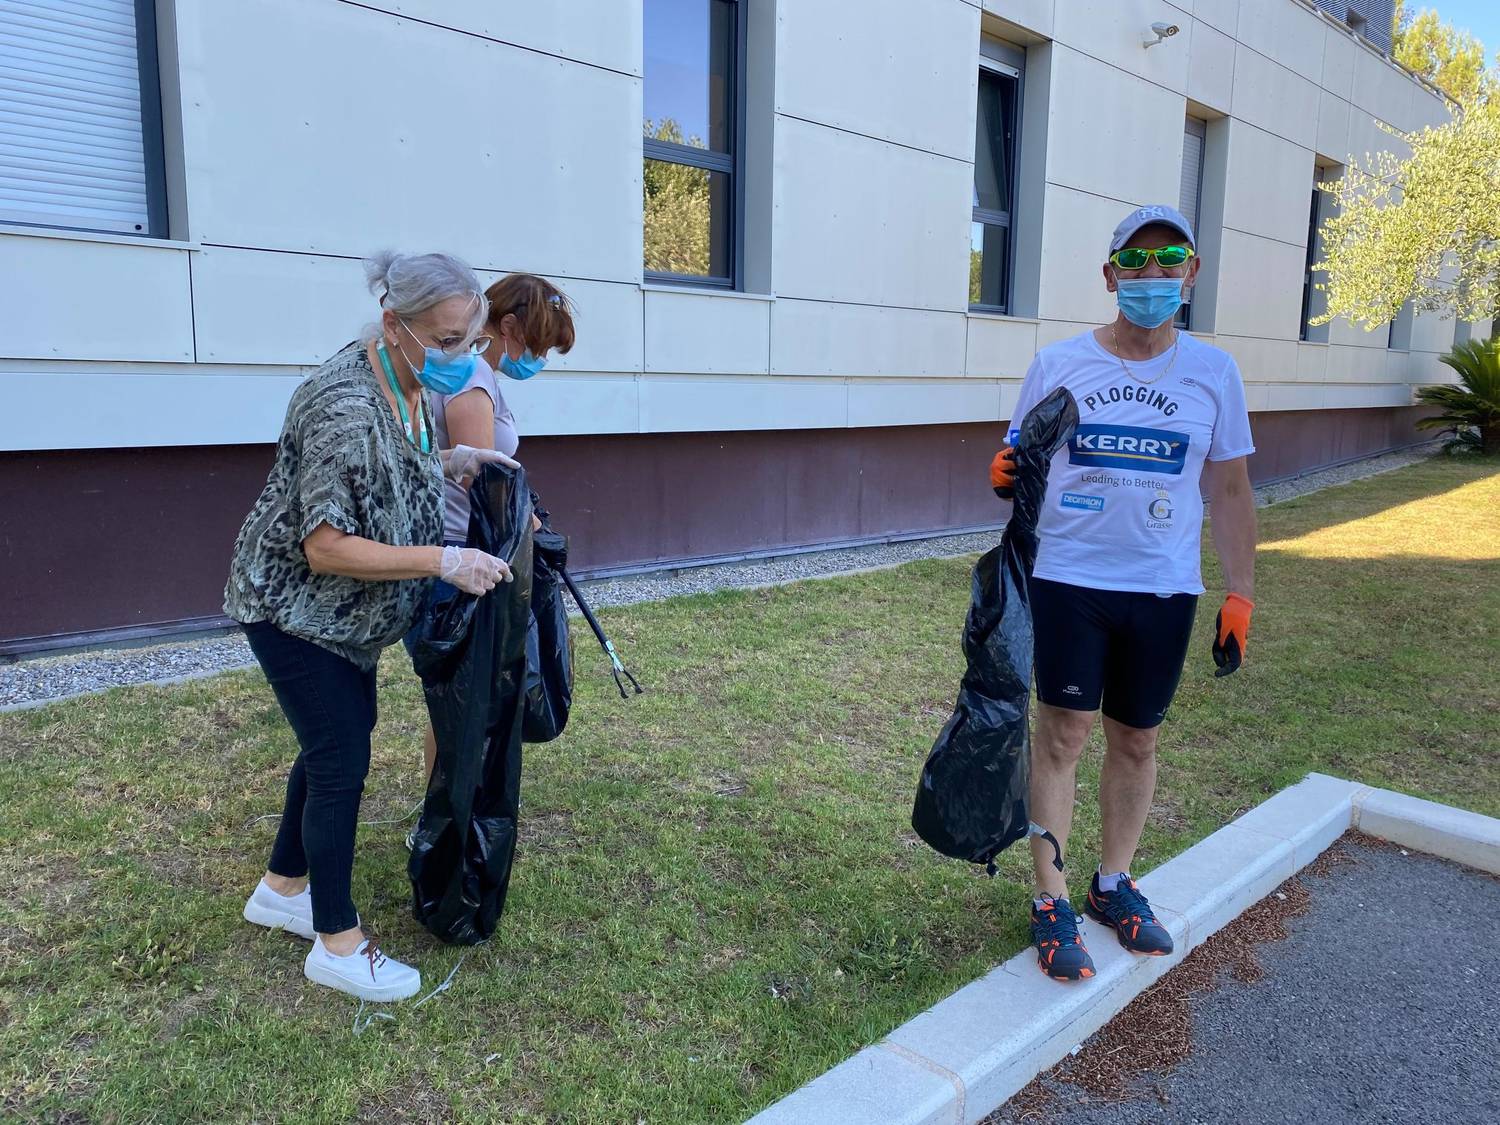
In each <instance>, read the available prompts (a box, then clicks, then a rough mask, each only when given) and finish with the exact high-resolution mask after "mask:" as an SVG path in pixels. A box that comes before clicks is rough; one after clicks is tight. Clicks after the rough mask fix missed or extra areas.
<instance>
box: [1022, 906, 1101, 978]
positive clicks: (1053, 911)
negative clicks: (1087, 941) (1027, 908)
mask: <svg viewBox="0 0 1500 1125" xmlns="http://www.w3.org/2000/svg"><path fill="white" fill-rule="evenodd" d="M1031 940H1032V942H1033V943H1034V944H1035V945H1036V964H1037V968H1039V969H1041V970H1042V972H1044V973H1046V974H1047V975H1048V976H1049V977H1051V978H1052V979H1053V980H1083V979H1085V978H1087V977H1091V976H1093V975H1094V960H1093V958H1091V957H1090V956H1089V951H1088V950H1087V949H1085V948H1084V947H1083V938H1082V937H1081V936H1080V935H1079V933H1078V915H1076V914H1074V913H1073V907H1072V905H1071V904H1070V903H1069V902H1068V900H1067V899H1065V898H1053V897H1052V896H1051V895H1043V896H1042V897H1041V898H1038V899H1033V900H1032V902H1031Z"/></svg>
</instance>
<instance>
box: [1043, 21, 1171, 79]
mask: <svg viewBox="0 0 1500 1125" xmlns="http://www.w3.org/2000/svg"><path fill="white" fill-rule="evenodd" d="M1157 22H1161V23H1169V24H1176V25H1177V26H1178V27H1180V28H1182V29H1183V30H1182V31H1181V32H1179V34H1178V35H1177V36H1175V37H1174V38H1173V39H1171V40H1169V41H1168V42H1166V43H1162V44H1158V45H1157V46H1155V47H1151V48H1149V49H1146V48H1143V47H1142V46H1141V33H1142V32H1143V31H1144V30H1145V29H1146V28H1148V27H1150V26H1151V25H1152V24H1153V23H1157ZM1189 22H1190V20H1189V19H1188V16H1187V15H1186V14H1185V13H1184V12H1183V10H1182V9H1181V8H1176V7H1173V6H1172V5H1171V4H1169V3H1166V0H1063V2H1062V3H1060V4H1058V5H1057V14H1056V17H1055V19H1054V21H1053V25H1052V26H1053V38H1055V39H1056V40H1057V42H1059V43H1062V44H1065V45H1067V46H1069V47H1073V48H1076V49H1077V50H1079V51H1086V52H1088V53H1089V54H1090V55H1092V56H1094V57H1095V58H1097V59H1101V60H1103V61H1104V62H1106V63H1108V64H1110V65H1111V66H1115V67H1119V68H1120V69H1121V70H1124V71H1127V72H1129V73H1131V74H1134V75H1137V76H1138V77H1141V78H1145V79H1148V80H1149V81H1151V82H1154V83H1156V84H1157V85H1159V86H1165V87H1167V88H1168V89H1170V90H1175V91H1177V92H1178V93H1182V92H1184V91H1185V90H1186V89H1187V76H1188V51H1187V49H1186V48H1187V46H1188V44H1187V42H1186V41H1185V40H1186V39H1187V38H1188V36H1187V27H1188V24H1189ZM1055 88H1056V87H1055V85H1054V89H1055Z"/></svg>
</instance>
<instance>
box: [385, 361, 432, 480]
mask: <svg viewBox="0 0 1500 1125" xmlns="http://www.w3.org/2000/svg"><path fill="white" fill-rule="evenodd" d="M375 354H376V355H378V356H379V357H380V366H381V367H382V368H384V369H385V381H386V382H387V383H389V384H390V386H391V394H392V395H394V396H395V398H396V409H397V410H399V411H401V424H402V425H403V426H405V427H406V440H407V441H409V442H411V443H412V445H414V446H416V447H417V448H418V449H420V450H421V451H422V452H423V453H431V452H432V436H431V434H432V424H431V423H430V422H428V420H427V410H426V408H425V407H424V406H422V405H420V403H421V400H420V399H419V400H418V404H419V405H418V407H417V411H418V415H419V417H420V419H421V422H422V438H421V440H420V441H418V440H417V434H416V431H415V430H413V429H412V424H411V415H410V414H409V413H407V410H406V396H405V395H403V394H402V393H401V384H400V383H398V382H397V381H396V371H395V368H393V367H392V366H391V357H390V353H388V352H387V351H386V350H385V341H384V340H382V341H380V343H378V344H376V345H375Z"/></svg>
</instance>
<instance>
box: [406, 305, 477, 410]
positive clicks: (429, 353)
mask: <svg viewBox="0 0 1500 1125" xmlns="http://www.w3.org/2000/svg"><path fill="white" fill-rule="evenodd" d="M401 327H402V328H405V329H406V334H407V335H408V336H410V337H411V338H412V339H413V340H417V337H416V333H414V332H413V331H412V330H411V329H410V328H409V327H407V324H406V321H404V320H403V321H402V322H401ZM417 343H418V345H421V343H422V341H421V340H417ZM422 352H423V356H424V358H423V361H422V366H421V368H420V369H418V368H417V367H416V366H415V365H412V364H411V361H410V360H407V364H408V365H410V366H411V367H412V373H413V374H415V375H416V377H417V382H419V383H421V384H422V386H424V387H426V388H427V389H428V390H429V391H432V392H434V393H436V394H440V395H452V394H457V393H458V392H459V391H461V390H462V389H463V386H464V384H465V383H467V382H468V381H469V377H470V376H471V375H473V374H474V365H475V364H477V363H478V362H479V353H478V352H476V351H474V350H473V349H472V348H471V349H470V350H469V351H467V352H464V353H463V354H462V355H455V356H450V355H449V354H448V353H447V352H445V351H443V350H442V349H441V348H429V347H424V348H423V349H422ZM401 357H402V358H403V359H405V358H406V349H405V348H403V349H401Z"/></svg>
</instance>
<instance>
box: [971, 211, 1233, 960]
mask: <svg viewBox="0 0 1500 1125" xmlns="http://www.w3.org/2000/svg"><path fill="white" fill-rule="evenodd" d="M1198 269H1199V259H1198V256H1197V253H1196V246H1195V240H1194V237H1193V230H1192V227H1191V226H1190V225H1189V223H1188V221H1187V220H1186V219H1185V218H1183V216H1182V215H1181V214H1179V213H1178V212H1177V211H1176V210H1174V209H1173V208H1171V207H1165V206H1148V207H1140V208H1137V209H1136V210H1134V211H1132V212H1131V213H1130V214H1129V215H1127V216H1126V217H1125V219H1124V220H1123V221H1122V222H1121V223H1120V225H1119V226H1117V227H1116V228H1115V231H1114V235H1113V237H1112V238H1111V240H1110V244H1109V256H1108V260H1107V261H1106V262H1105V265H1104V284H1105V286H1106V287H1107V288H1108V289H1109V291H1110V292H1111V293H1114V294H1115V295H1116V300H1117V302H1118V304H1119V310H1120V311H1119V315H1118V316H1116V318H1115V320H1114V322H1113V323H1112V324H1107V325H1105V326H1104V327H1102V328H1098V329H1094V330H1092V331H1089V332H1085V333H1083V334H1082V335H1079V336H1074V337H1072V338H1071V339H1067V340H1062V341H1060V342H1058V343H1056V344H1052V345H1050V346H1048V347H1046V348H1043V349H1042V350H1041V351H1040V352H1038V353H1037V356H1036V358H1035V359H1034V360H1033V361H1032V364H1031V368H1030V370H1029V371H1027V373H1026V380H1025V382H1024V383H1023V384H1022V387H1021V398H1020V401H1019V402H1018V403H1017V404H1016V409H1015V412H1014V414H1013V417H1014V419H1015V423H1014V425H1019V423H1020V420H1021V419H1022V418H1024V417H1025V416H1026V412H1027V411H1029V410H1030V409H1031V408H1032V407H1033V406H1034V405H1036V403H1038V402H1039V401H1041V400H1042V399H1043V398H1045V397H1046V396H1047V395H1048V394H1049V393H1050V392H1052V391H1054V390H1056V389H1057V388H1058V387H1062V386H1065V387H1067V388H1068V390H1069V391H1071V392H1072V394H1073V397H1074V398H1075V399H1076V400H1077V402H1078V415H1079V425H1078V430H1077V433H1076V434H1075V435H1074V436H1073V438H1072V440H1071V441H1069V443H1068V444H1067V445H1066V446H1065V447H1064V448H1063V449H1061V450H1059V451H1058V453H1057V455H1056V456H1055V457H1054V458H1053V460H1052V466H1051V470H1050V471H1049V473H1048V477H1047V500H1046V505H1045V507H1044V509H1043V513H1042V516H1041V521H1040V525H1039V529H1038V530H1039V534H1040V538H1041V544H1040V549H1039V551H1038V554H1037V561H1036V569H1035V572H1034V575H1033V578H1032V580H1031V583H1030V593H1031V607H1032V615H1033V619H1034V623H1035V633H1036V665H1035V673H1036V685H1037V699H1038V705H1037V714H1036V730H1035V737H1034V739H1033V741H1032V749H1031V794H1030V813H1031V819H1032V821H1033V823H1035V824H1037V825H1039V826H1040V827H1041V828H1045V829H1048V830H1049V831H1050V832H1051V833H1052V835H1053V836H1055V837H1056V838H1057V840H1058V845H1057V846H1058V848H1059V849H1065V848H1066V845H1067V839H1068V831H1069V829H1070V828H1071V826H1072V822H1073V798H1074V793H1075V787H1076V782H1075V773H1076V769H1077V765H1078V758H1079V756H1080V755H1081V754H1082V752H1083V747H1084V744H1085V742H1086V741H1087V740H1088V736H1089V731H1090V729H1091V728H1092V727H1093V724H1094V715H1095V712H1097V711H1100V710H1102V711H1103V716H1104V718H1103V723H1104V734H1105V739H1106V750H1105V756H1104V768H1103V771H1102V773H1101V775H1100V779H1099V812H1100V820H1101V825H1102V835H1103V841H1102V843H1103V849H1102V851H1103V855H1102V857H1101V863H1100V864H1099V868H1098V870H1097V871H1096V872H1095V873H1094V876H1093V878H1092V880H1091V882H1090V887H1089V894H1088V900H1087V904H1086V906H1085V910H1086V911H1087V913H1088V915H1089V917H1091V918H1093V919H1095V920H1097V921H1099V922H1102V923H1104V924H1105V925H1107V926H1109V927H1110V928H1112V929H1113V930H1114V931H1115V935H1116V936H1117V937H1118V939H1119V941H1120V944H1121V945H1123V946H1124V947H1125V948H1126V949H1129V950H1131V951H1133V952H1136V953H1143V954H1155V955H1158V956H1159V955H1162V954H1166V953H1170V952H1171V951H1172V939H1171V937H1170V936H1169V935H1168V934H1167V931H1166V929H1165V928H1164V927H1162V926H1161V925H1160V923H1158V922H1157V920H1156V917H1155V915H1154V914H1153V913H1152V912H1151V907H1150V905H1149V904H1148V903H1147V901H1146V899H1145V896H1144V895H1142V894H1141V892H1140V890H1139V889H1138V888H1137V887H1136V884H1135V882H1134V880H1132V879H1131V877H1130V864H1131V860H1132V858H1133V857H1134V854H1135V849H1136V845H1137V843H1138V842H1139V841H1140V836H1141V830H1142V829H1143V828H1144V827H1145V823H1146V816H1147V814H1148V812H1149V811H1150V809H1151V799H1152V794H1153V791H1154V789H1155V786H1156V737H1157V732H1158V730H1159V728H1160V726H1161V722H1162V720H1163V718H1164V717H1165V716H1166V713H1167V708H1168V706H1169V705H1170V704H1171V702H1172V697H1173V695H1174V694H1175V693H1176V691H1177V684H1178V681H1179V679H1180V678H1181V675H1182V666H1183V661H1184V659H1185V657H1186V655H1187V649H1188V639H1189V636H1190V634H1191V632H1192V627H1193V615H1194V611H1195V609H1196V606H1197V601H1198V595H1199V594H1201V593H1203V592H1204V588H1203V581H1202V577H1201V575H1200V573H1199V541H1200V537H1201V535H1202V530H1203V498H1202V494H1201V493H1200V491H1199V483H1200V478H1201V481H1202V485H1203V487H1204V488H1205V489H1206V491H1207V493H1208V497H1209V500H1210V502H1211V504H1212V510H1213V522H1212V529H1213V542H1214V547H1215V549H1216V550H1217V552H1218V555H1219V560H1220V562H1221V564H1222V566H1223V571H1224V577H1225V585H1226V587H1227V590H1228V596H1227V598H1226V599H1225V601H1224V607H1223V609H1222V610H1221V612H1220V614H1219V620H1218V623H1217V628H1216V630H1215V636H1214V641H1213V646H1212V647H1213V656H1214V660H1215V662H1216V663H1217V664H1218V673H1217V674H1218V675H1221V676H1222V675H1226V674H1228V673H1229V672H1232V671H1234V670H1235V669H1236V668H1238V667H1239V665H1240V661H1241V660H1242V659H1243V657H1244V653H1245V641H1246V637H1247V635H1248V633H1249V628H1250V611H1251V609H1252V608H1253V604H1254V603H1253V602H1252V600H1251V599H1252V598H1253V597H1254V583H1255V507H1254V503H1253V497H1252V495H1251V491H1250V478H1249V473H1248V472H1247V470H1246V465H1245V459H1246V458H1247V457H1248V456H1249V455H1250V454H1251V453H1253V452H1255V446H1254V444H1253V443H1252V441H1251V438H1250V419H1249V415H1248V414H1247V412H1246V409H1245V388H1244V385H1243V383H1242V382H1241V381H1240V373H1239V369H1238V368H1237V367H1236V366H1235V362H1234V359H1233V358H1232V357H1231V356H1230V355H1229V354H1228V353H1226V352H1224V351H1221V350H1220V349H1218V348H1215V347H1212V346H1210V345H1208V344H1205V343H1203V342H1202V341H1200V340H1197V339H1195V338H1194V337H1192V336H1190V335H1188V334H1187V333H1186V332H1180V331H1178V330H1177V329H1176V328H1175V327H1174V326H1173V323H1172V321H1173V317H1174V316H1175V314H1176V313H1177V310H1178V308H1179V307H1180V306H1181V305H1182V303H1183V295H1184V293H1185V292H1186V291H1187V290H1189V289H1191V288H1192V285H1193V281H1194V279H1195V278H1196V277H1197V276H1198ZM1012 433H1014V430H1013V431H1012ZM1012 440H1014V438H1012ZM1013 473H1014V461H1013V451H1012V450H1011V449H1010V448H1009V447H1007V448H1006V449H1003V450H1001V451H1000V453H999V454H997V455H996V457H995V461H994V463H993V464H992V465H991V468H990V482H991V484H992V485H993V486H994V487H995V490H996V492H997V493H999V494H1000V495H1001V497H1002V498H1007V497H1008V493H1009V490H1010V487H1011V485H1012V483H1013ZM1031 845H1032V861H1033V865H1034V867H1035V873H1036V889H1035V892H1034V898H1033V901H1032V913H1031V923H1032V937H1033V941H1034V943H1035V945H1036V950H1037V958H1038V962H1039V964H1040V967H1041V969H1042V971H1043V972H1045V973H1047V974H1048V975H1049V976H1052V977H1054V978H1056V979H1059V980H1078V979H1080V978H1084V977H1090V976H1092V975H1093V972H1094V968H1093V962H1092V960H1091V959H1090V958H1089V955H1088V950H1087V949H1086V948H1085V946H1084V944H1083V939H1082V937H1081V936H1080V934H1079V932H1078V917H1077V915H1076V914H1075V913H1074V911H1073V908H1072V906H1071V904H1070V903H1069V901H1068V889H1067V884H1066V881H1065V878H1064V874H1063V872H1062V871H1060V870H1059V869H1058V868H1059V867H1060V866H1061V863H1060V861H1061V857H1062V851H1061V850H1059V851H1058V852H1056V853H1054V851H1053V847H1052V845H1051V844H1050V843H1048V842H1046V841H1045V840H1044V839H1042V838H1040V837H1036V836H1034V837H1033V838H1032V840H1031ZM1054 860H1056V861H1058V862H1057V863H1056V864H1054Z"/></svg>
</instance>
